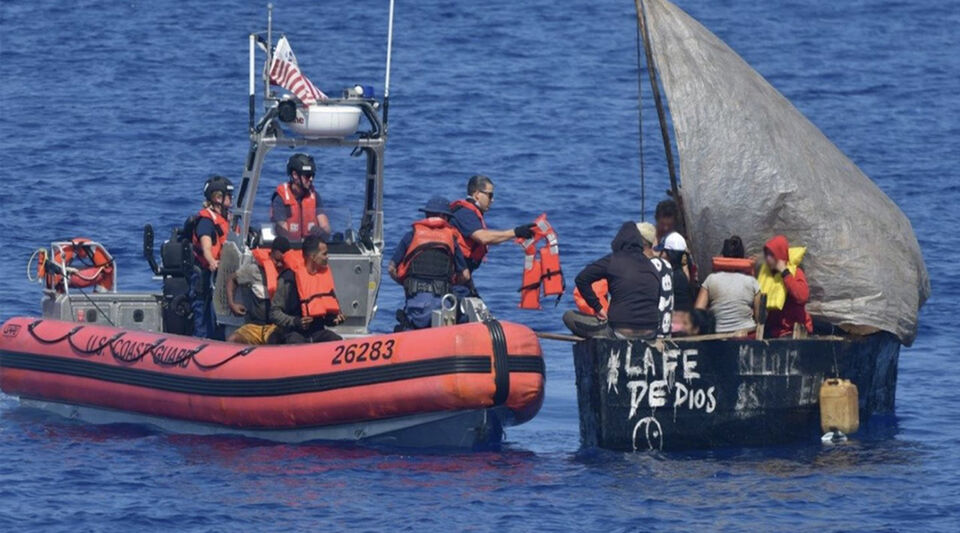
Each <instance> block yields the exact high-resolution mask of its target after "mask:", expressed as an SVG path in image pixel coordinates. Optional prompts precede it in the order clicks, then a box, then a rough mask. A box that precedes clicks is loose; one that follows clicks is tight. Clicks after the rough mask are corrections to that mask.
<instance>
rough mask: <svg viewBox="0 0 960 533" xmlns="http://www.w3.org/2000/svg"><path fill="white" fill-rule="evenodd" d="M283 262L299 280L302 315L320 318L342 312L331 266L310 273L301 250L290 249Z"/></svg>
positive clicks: (284, 255) (298, 287)
mask: <svg viewBox="0 0 960 533" xmlns="http://www.w3.org/2000/svg"><path fill="white" fill-rule="evenodd" d="M283 263H284V265H286V267H287V268H289V269H290V270H292V271H293V275H294V277H295V279H296V282H297V294H298V295H299V297H300V316H312V317H318V318H319V317H324V316H327V315H336V314H338V313H340V302H338V301H337V293H336V290H335V288H334V285H333V271H332V270H330V267H329V266H328V267H326V268H324V269H323V270H320V271H318V272H317V273H316V274H311V273H309V272H308V271H307V266H306V264H304V262H303V253H302V252H301V251H300V250H289V251H287V252H286V253H285V254H283Z"/></svg>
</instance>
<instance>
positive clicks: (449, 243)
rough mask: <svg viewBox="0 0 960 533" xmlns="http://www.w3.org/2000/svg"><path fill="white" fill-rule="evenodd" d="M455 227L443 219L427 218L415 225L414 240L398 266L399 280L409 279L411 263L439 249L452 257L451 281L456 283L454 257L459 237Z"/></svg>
mask: <svg viewBox="0 0 960 533" xmlns="http://www.w3.org/2000/svg"><path fill="white" fill-rule="evenodd" d="M458 234H459V233H458V232H457V230H456V229H454V227H453V226H451V225H450V224H449V223H448V222H447V221H446V220H443V219H442V218H425V219H423V220H418V221H416V222H414V223H413V239H412V240H411V241H410V245H409V246H407V250H406V251H405V252H404V255H403V260H402V261H400V264H399V265H397V278H399V279H400V281H401V282H402V281H404V280H406V279H407V275H408V274H409V272H410V263H411V262H412V261H413V260H414V259H415V258H416V257H417V256H418V255H419V254H420V253H421V252H423V251H425V250H430V249H439V250H443V251H445V252H446V253H447V254H448V255H449V256H450V265H451V269H450V281H454V276H455V274H456V273H455V271H454V269H453V268H452V267H453V256H454V254H455V253H456V246H457V235H458Z"/></svg>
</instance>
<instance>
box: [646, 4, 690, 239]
mask: <svg viewBox="0 0 960 533" xmlns="http://www.w3.org/2000/svg"><path fill="white" fill-rule="evenodd" d="M634 3H635V4H636V6H637V25H638V26H639V28H640V34H641V36H642V38H643V50H644V55H645V57H646V63H647V75H648V77H649V78H650V88H651V90H652V92H653V102H654V104H655V105H656V107H657V118H658V119H659V121H660V135H661V136H662V137H663V150H664V153H665V155H666V158H667V173H668V174H669V176H670V191H669V194H670V196H671V197H673V199H674V200H676V202H677V207H678V208H679V210H680V220H679V223H680V228H679V229H680V233H681V234H682V235H687V216H686V212H685V211H684V208H683V197H682V196H681V195H680V186H679V184H678V183H677V168H676V165H675V164H674V161H673V149H671V148H670V132H669V131H668V128H667V114H666V111H665V110H664V108H663V99H662V98H661V96H660V82H659V76H658V75H657V69H656V68H655V67H654V64H653V51H652V48H651V44H650V33H649V32H648V31H647V16H646V13H645V12H644V9H643V0H634ZM637 75H638V76H639V75H640V72H637Z"/></svg>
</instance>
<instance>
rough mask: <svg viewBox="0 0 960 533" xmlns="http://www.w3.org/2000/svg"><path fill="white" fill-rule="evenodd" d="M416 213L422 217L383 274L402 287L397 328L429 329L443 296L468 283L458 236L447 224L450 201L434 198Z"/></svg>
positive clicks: (449, 214)
mask: <svg viewBox="0 0 960 533" xmlns="http://www.w3.org/2000/svg"><path fill="white" fill-rule="evenodd" d="M420 211H423V212H424V214H425V215H426V218H423V219H421V220H418V221H416V222H414V223H413V229H411V230H410V231H408V232H407V233H406V234H405V235H404V236H403V238H401V239H400V242H399V243H398V244H397V247H396V249H395V250H394V252H393V256H392V257H391V259H390V263H389V264H388V265H387V273H389V274H390V277H391V278H392V279H393V280H394V281H396V282H397V283H399V284H400V285H402V286H403V291H404V295H405V296H406V303H405V304H404V307H403V310H402V313H398V315H397V317H398V320H399V321H400V329H422V328H427V327H430V319H431V315H432V313H433V311H435V310H437V309H440V307H441V302H442V300H443V296H444V295H446V294H447V293H449V292H450V289H451V287H452V286H453V285H454V284H456V283H457V282H461V283H466V282H469V280H470V269H468V268H467V261H466V259H465V258H464V256H463V251H462V250H461V249H460V244H459V242H458V239H459V238H460V236H459V234H458V233H457V230H455V229H453V226H451V225H450V223H449V220H450V216H451V215H452V213H451V212H450V202H449V201H447V200H445V199H444V198H441V197H439V196H434V197H433V198H431V199H430V200H429V201H428V202H427V205H426V206H425V207H424V208H422V209H420ZM401 319H402V320H401Z"/></svg>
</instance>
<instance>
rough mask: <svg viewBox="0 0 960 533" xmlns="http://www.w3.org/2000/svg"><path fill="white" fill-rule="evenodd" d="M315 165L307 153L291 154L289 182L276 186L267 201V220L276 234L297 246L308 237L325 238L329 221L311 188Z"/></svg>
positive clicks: (288, 171)
mask: <svg viewBox="0 0 960 533" xmlns="http://www.w3.org/2000/svg"><path fill="white" fill-rule="evenodd" d="M316 172H317V166H316V164H315V163H314V161H313V158H312V157H310V156H309V155H307V154H301V153H298V154H293V155H292V156H290V159H289V160H288V161H287V176H288V177H289V180H288V181H287V182H286V183H281V184H280V185H278V186H277V190H276V191H274V193H273V198H272V199H271V200H270V221H271V222H273V224H274V231H275V232H276V234H277V235H282V236H284V237H286V238H287V239H288V240H289V241H290V242H291V243H299V242H301V241H303V239H304V238H306V237H307V236H308V235H317V236H320V237H322V238H327V237H328V236H329V235H330V220H329V219H327V215H325V214H324V213H323V201H322V200H321V199H320V195H318V194H317V191H316V190H315V189H314V188H313V178H314V176H315V175H316Z"/></svg>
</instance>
